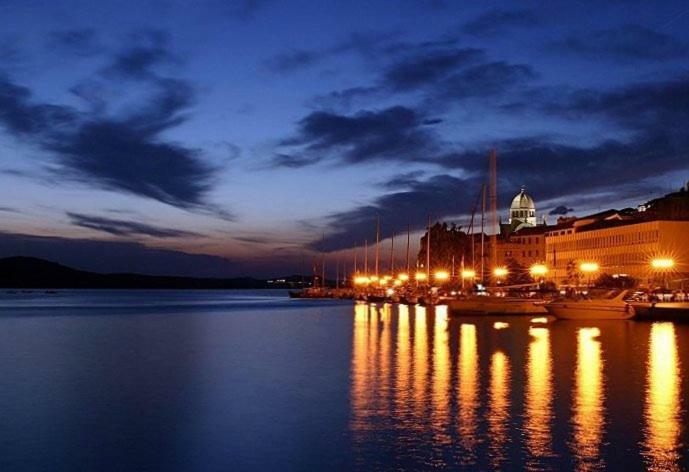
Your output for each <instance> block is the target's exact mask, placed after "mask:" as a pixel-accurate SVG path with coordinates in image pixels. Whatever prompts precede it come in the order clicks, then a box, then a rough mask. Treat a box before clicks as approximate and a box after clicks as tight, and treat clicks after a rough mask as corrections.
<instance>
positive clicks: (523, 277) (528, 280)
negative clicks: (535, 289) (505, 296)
mask: <svg viewBox="0 0 689 472" xmlns="http://www.w3.org/2000/svg"><path fill="white" fill-rule="evenodd" d="M506 265H507V285H523V284H532V283H534V280H533V278H532V277H531V274H530V273H529V271H528V269H527V268H526V267H524V266H523V265H521V264H520V263H519V262H517V261H516V260H515V259H514V258H512V257H510V258H508V259H507V261H506Z"/></svg>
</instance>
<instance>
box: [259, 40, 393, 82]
mask: <svg viewBox="0 0 689 472" xmlns="http://www.w3.org/2000/svg"><path fill="white" fill-rule="evenodd" d="M394 36H396V35H395V34H394V33H380V32H360V33H353V34H351V35H349V36H348V37H347V38H346V39H344V40H343V41H340V42H338V43H335V44H334V45H332V46H329V47H324V48H312V49H304V48H297V49H291V50H289V51H285V52H281V53H279V54H276V55H274V56H272V57H270V58H268V59H266V60H265V61H263V65H264V66H265V67H266V68H267V69H268V70H270V71H272V72H276V73H280V74H286V73H291V72H295V71H297V70H301V69H305V68H308V67H311V66H314V65H316V64H319V63H321V62H323V61H326V60H328V59H330V58H332V57H334V56H337V55H340V54H348V53H357V54H359V55H361V56H364V57H370V56H374V55H378V54H380V53H381V52H382V51H381V50H382V49H383V48H384V47H385V45H387V44H388V43H389V41H390V40H391V39H392V38H393V37H394Z"/></svg>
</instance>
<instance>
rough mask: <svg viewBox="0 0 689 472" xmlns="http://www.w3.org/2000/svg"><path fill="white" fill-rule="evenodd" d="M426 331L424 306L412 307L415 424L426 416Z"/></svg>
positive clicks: (418, 423) (427, 369)
mask: <svg viewBox="0 0 689 472" xmlns="http://www.w3.org/2000/svg"><path fill="white" fill-rule="evenodd" d="M428 374H429V367H428V333H427V331H426V308H424V307H422V306H419V305H416V306H415V307H414V370H413V377H414V387H413V403H414V417H415V418H416V420H415V425H417V426H418V425H422V424H423V420H424V419H425V418H426V389H427V388H428Z"/></svg>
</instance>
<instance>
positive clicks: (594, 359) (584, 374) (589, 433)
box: [572, 328, 605, 470]
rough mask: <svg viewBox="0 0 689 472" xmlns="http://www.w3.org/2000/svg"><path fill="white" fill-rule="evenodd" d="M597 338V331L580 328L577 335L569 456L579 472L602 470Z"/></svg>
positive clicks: (600, 374) (602, 415)
mask: <svg viewBox="0 0 689 472" xmlns="http://www.w3.org/2000/svg"><path fill="white" fill-rule="evenodd" d="M598 336H600V329H598V328H581V329H579V331H578V333H577V366H576V371H575V386H574V388H575V391H574V404H573V417H572V422H573V424H574V443H573V444H572V453H573V455H574V457H575V458H576V461H577V466H578V467H577V469H578V470H592V469H601V468H603V463H602V459H601V457H600V444H601V439H602V433H603V428H604V421H605V412H604V406H603V400H604V392H603V361H602V358H601V345H600V341H598V339H597V338H598Z"/></svg>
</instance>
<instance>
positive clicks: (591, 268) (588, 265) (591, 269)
mask: <svg viewBox="0 0 689 472" xmlns="http://www.w3.org/2000/svg"><path fill="white" fill-rule="evenodd" d="M599 269H600V267H599V266H598V263H597V262H582V263H581V264H579V270H581V271H582V272H583V273H584V274H588V276H589V282H588V286H589V287H590V286H591V275H592V274H593V273H595V272H598V270H599Z"/></svg>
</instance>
